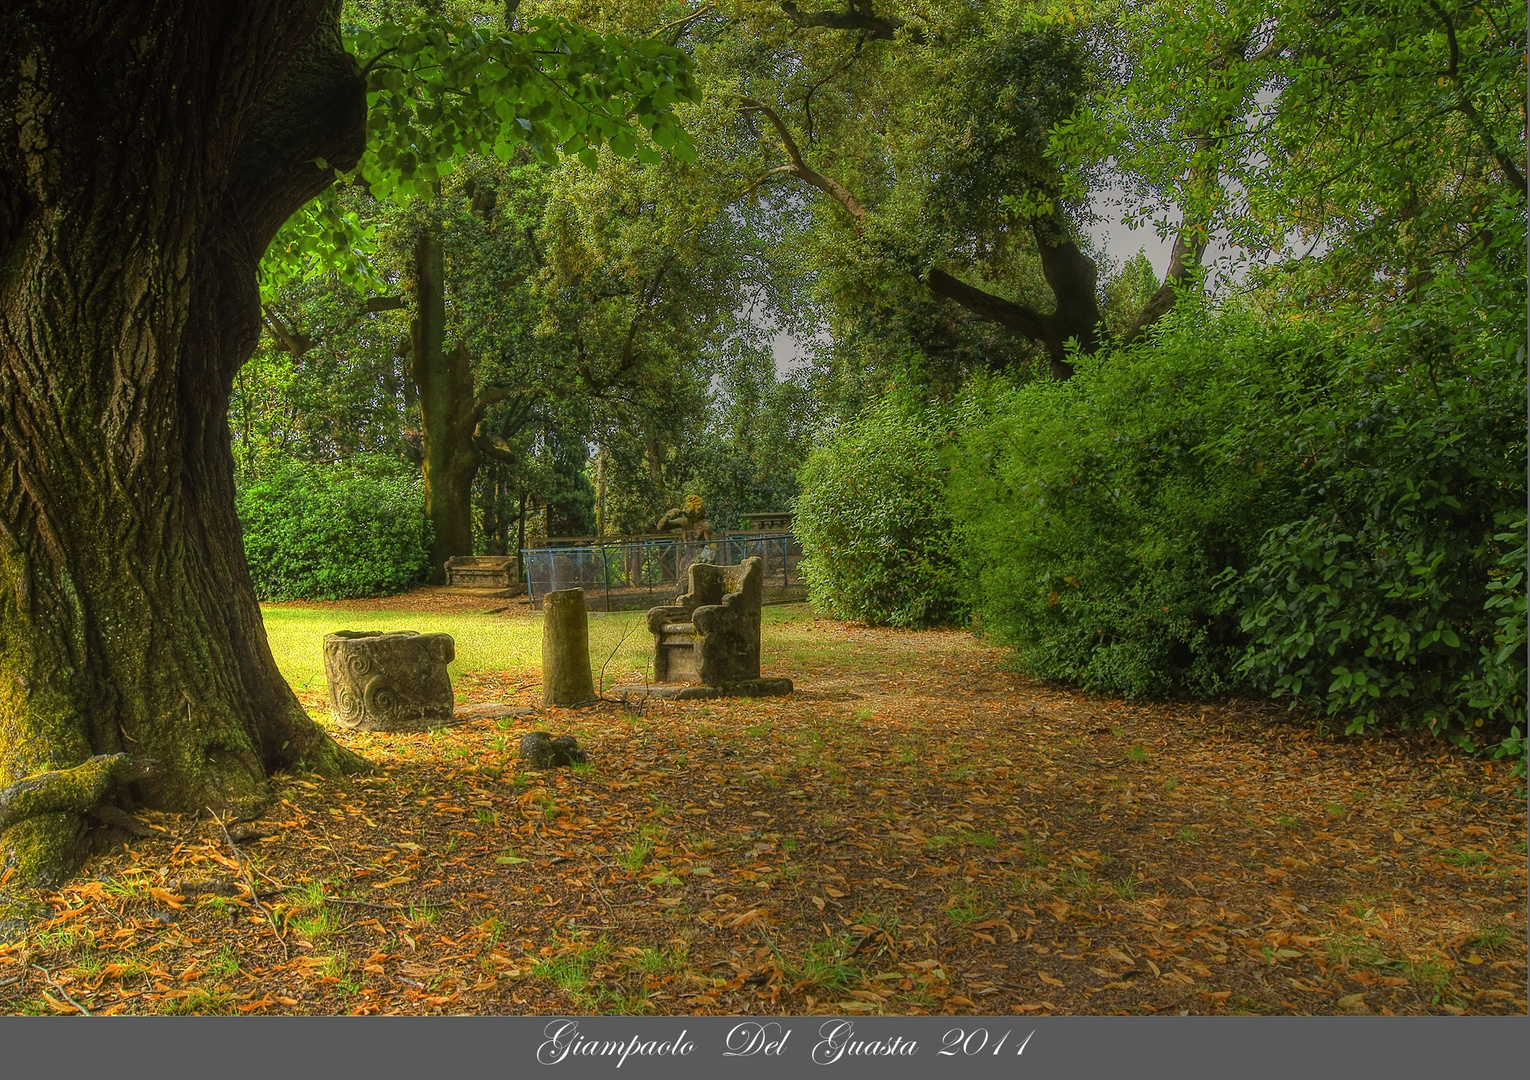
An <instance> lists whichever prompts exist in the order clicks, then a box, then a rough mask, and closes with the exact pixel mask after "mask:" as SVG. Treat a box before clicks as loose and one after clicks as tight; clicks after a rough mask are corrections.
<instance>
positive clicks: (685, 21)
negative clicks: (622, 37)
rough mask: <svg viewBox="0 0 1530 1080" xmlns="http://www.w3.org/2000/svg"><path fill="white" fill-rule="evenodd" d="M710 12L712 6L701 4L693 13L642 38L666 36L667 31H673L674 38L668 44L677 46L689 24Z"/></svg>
mask: <svg viewBox="0 0 1530 1080" xmlns="http://www.w3.org/2000/svg"><path fill="white" fill-rule="evenodd" d="M711 10H712V5H711V4H702V5H701V6H700V7H699V8H697V9H696V10H695V11H693V12H691V13H690V14H689V15H682V16H680V18H678V19H675V20H674V21H672V22H667V23H665V24H664V25H663V26H661V27H659V28H658V29H657V30H650V31H649V32H648V33H646V34H644V35H643V36H644V37H650V38H656V37H662V36H663V35H664V34H667V33H669V31H671V30H673V31H675V36H674V38H673V39H672V40H671V41H670V42H669V44H671V45H677V44H679V42H680V38H681V36H682V35H684V33H685V31H686V30H687V29H689V27H690V25H691V23H693V22H695V21H696V20H697V19H699V18H701V17H702V16H703V15H705V14H706V13H707V12H709V11H711Z"/></svg>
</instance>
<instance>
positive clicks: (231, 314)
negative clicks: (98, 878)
mask: <svg viewBox="0 0 1530 1080" xmlns="http://www.w3.org/2000/svg"><path fill="white" fill-rule="evenodd" d="M338 9H339V3H338V0H248V2H246V3H241V4H207V3H201V2H191V0H181V2H172V0H160V2H154V0H112V2H110V3H106V2H104V0H103V2H99V3H89V2H86V0H54V2H36V3H22V2H14V3H7V4H6V5H4V7H3V9H0V787H4V786H6V785H8V784H12V783H13V782H15V781H18V780H20V779H22V778H27V777H34V778H37V777H38V774H43V773H50V772H53V773H59V772H60V771H61V770H70V769H72V768H73V767H75V766H80V765H82V764H83V763H85V762H86V761H87V760H88V759H90V758H91V757H92V756H96V755H114V754H119V753H123V752H126V753H128V754H131V755H132V756H133V757H134V758H137V759H149V760H150V761H152V763H153V765H152V768H153V773H152V775H150V776H148V777H147V778H143V779H134V781H133V783H132V786H131V787H130V788H128V789H124V788H123V787H122V785H121V782H119V783H117V784H115V785H112V784H105V785H97V786H98V787H100V788H101V790H100V791H96V787H93V786H92V785H88V784H79V783H76V784H75V788H76V790H79V791H81V792H87V793H88V792H95V794H86V795H81V796H80V797H79V798H77V799H75V800H73V801H70V800H69V799H63V800H62V801H59V800H55V801H54V803H51V804H50V803H49V802H48V800H46V799H43V800H41V801H40V802H39V804H38V805H45V804H46V805H55V806H59V807H62V808H56V809H52V810H50V811H49V812H46V813H41V814H39V815H36V816H32V817H29V818H27V819H26V820H23V821H20V822H19V823H17V824H13V825H12V826H11V827H10V828H9V829H7V830H6V831H5V832H4V834H3V835H0V860H3V861H4V862H9V863H13V864H16V865H19V866H20V868H21V870H22V873H23V876H24V877H25V878H28V879H31V880H36V881H43V880H50V879H51V880H57V879H59V878H60V877H62V876H64V875H66V874H67V873H69V872H70V871H71V870H72V869H73V867H74V866H75V865H77V863H78V860H79V859H80V858H81V857H82V855H83V854H84V851H85V847H84V844H83V841H84V840H85V839H86V833H87V829H86V822H87V817H86V812H87V811H88V810H90V809H91V807H89V806H86V805H83V803H84V802H90V801H93V800H96V799H99V798H105V799H108V800H111V801H113V802H115V803H116V804H118V805H121V806H131V804H132V801H133V800H135V799H136V800H138V801H141V802H142V803H144V804H147V805H149V806H153V807H159V808H164V809H169V810H177V811H194V810H199V809H201V808H203V807H212V808H215V809H216V808H235V809H238V810H240V811H251V810H255V809H258V808H259V807H260V806H262V805H263V804H264V803H265V801H266V800H267V798H268V791H267V787H266V782H265V781H266V777H267V776H268V775H269V774H270V773H271V772H272V771H274V770H277V769H280V768H284V767H290V766H295V765H298V764H300V763H301V764H304V765H306V766H307V767H308V768H311V769H316V770H320V771H325V772H337V771H341V770H345V769H350V768H359V767H364V765H363V763H362V762H360V760H359V759H358V758H356V757H354V755H351V754H350V753H349V752H347V751H345V750H343V749H342V748H340V747H339V746H338V745H336V744H335V743H333V742H332V741H331V740H330V739H329V738H328V737H327V736H326V735H325V733H324V731H323V729H322V728H320V727H318V726H317V725H315V724H314V723H313V722H312V721H311V720H310V719H309V717H308V715H307V713H306V712H305V711H304V710H303V708H302V706H301V705H300V704H299V703H298V701H297V699H296V697H294V695H293V693H292V691H291V690H290V689H289V688H288V686H287V684H286V682H285V681H284V680H283V679H282V677H281V674H280V673H279V672H278V671H277V668H276V664H275V662H274V660H273V659H272V656H271V650H270V648H269V647H268V645H267V643H266V636H265V629H264V626H263V624H262V621H261V615H260V609H259V607H258V605H257V604H256V601H255V595H254V590H253V588H252V586H251V583H250V576H249V571H248V569H247V567H246V565H245V559H244V550H243V545H242V542H241V538H240V531H239V523H238V520H237V518H236V517H235V513H234V484H233V455H232V451H231V446H230V436H229V428H228V417H227V408H228V401H229V395H230V389H231V386H232V382H233V378H234V376H235V374H236V373H237V371H238V370H239V368H240V366H241V365H243V364H244V362H245V361H246V360H247V359H248V358H249V356H250V354H251V353H252V352H253V351H254V348H255V345H256V342H257V339H258V337H259V334H260V325H261V324H260V308H259V296H258V292H257V288H256V280H255V273H256V267H257V264H258V262H259V259H260V257H261V255H262V254H263V253H264V251H265V248H266V245H267V244H268V243H269V242H270V239H271V237H272V236H273V235H274V234H275V232H276V230H277V229H278V228H279V227H280V225H281V224H282V222H283V221H284V220H286V218H287V217H289V216H290V215H291V214H292V213H293V212H294V211H295V210H297V209H298V208H299V207H300V206H301V205H302V204H303V203H304V202H306V201H307V200H309V199H311V198H312V197H313V196H314V195H316V194H317V193H318V192H320V191H321V190H323V189H324V187H325V186H327V185H328V184H329V183H331V182H332V177H333V172H332V171H331V168H329V167H324V168H321V167H319V166H318V165H317V164H316V163H315V159H318V158H323V159H325V160H326V161H327V162H329V163H330V165H340V166H342V167H343V166H346V165H348V164H350V163H354V162H355V161H356V160H357V158H358V156H359V154H360V152H361V149H362V145H363V142H362V139H363V125H364V120H365V109H366V104H365V94H364V87H363V84H362V82H361V80H360V78H359V76H358V73H357V70H356V66H355V63H354V62H353V61H352V59H351V58H350V57H349V56H348V55H347V54H346V53H345V51H344V49H343V47H342V45H341V42H340V37H339V31H338V18H339V10H338ZM61 775H78V774H73V773H68V772H63V773H61ZM116 775H117V776H118V778H119V781H124V782H125V781H126V780H128V779H129V778H135V777H137V775H138V772H137V771H135V770H127V771H119V772H118V773H117V774H116ZM36 782H37V783H38V784H43V783H45V782H47V781H45V780H44V779H42V778H37V780H36Z"/></svg>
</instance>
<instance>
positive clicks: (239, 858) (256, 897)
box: [207, 808, 292, 960]
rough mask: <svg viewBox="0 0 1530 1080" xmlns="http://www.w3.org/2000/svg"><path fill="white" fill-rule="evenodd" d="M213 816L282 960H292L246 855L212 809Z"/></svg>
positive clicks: (210, 812) (285, 941) (251, 900)
mask: <svg viewBox="0 0 1530 1080" xmlns="http://www.w3.org/2000/svg"><path fill="white" fill-rule="evenodd" d="M207 812H208V813H209V814H212V819H213V820H214V821H216V822H217V823H218V828H220V829H222V830H223V839H225V840H227V841H228V846H229V847H230V848H231V849H232V850H233V852H234V863H235V864H236V865H237V866H238V867H239V876H240V877H242V878H244V884H245V887H246V888H247V889H249V890H250V902H251V903H253V904H254V905H255V906H256V907H257V908H259V909H260V913H261V914H262V915H264V916H265V917H266V922H268V923H270V924H271V932H272V933H273V934H275V935H276V941H277V944H279V945H280V946H281V947H282V959H283V960H291V959H292V954H291V953H290V952H288V951H287V939H286V938H284V937H282V930H281V927H279V926H277V925H276V916H275V915H272V914H271V909H270V908H268V907H266V905H265V904H262V903H261V902H260V893H258V892H256V891H255V881H254V879H252V878H251V877H250V872H249V871H248V870H246V869H245V868H244V855H243V854H242V853H241V852H240V850H239V845H238V844H236V843H234V838H233V837H232V836H230V835H229V834H228V826H227V825H225V824H223V819H222V818H221V817H219V816H218V815H217V814H213V812H212V809H211V808H209V809H208V811H207Z"/></svg>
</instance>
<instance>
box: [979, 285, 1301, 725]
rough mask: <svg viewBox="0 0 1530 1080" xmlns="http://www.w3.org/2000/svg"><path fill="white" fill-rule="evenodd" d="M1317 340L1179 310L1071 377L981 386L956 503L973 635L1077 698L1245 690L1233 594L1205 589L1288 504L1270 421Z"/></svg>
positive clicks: (1247, 319)
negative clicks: (1076, 691)
mask: <svg viewBox="0 0 1530 1080" xmlns="http://www.w3.org/2000/svg"><path fill="white" fill-rule="evenodd" d="M1313 337H1314V335H1313V334H1311V333H1310V332H1308V331H1305V330H1304V329H1302V328H1300V327H1293V326H1291V325H1290V324H1285V325H1284V326H1281V327H1270V326H1268V325H1263V324H1261V323H1260V322H1259V321H1257V320H1256V319H1255V318H1253V317H1252V316H1250V315H1247V314H1238V313H1224V314H1222V315H1219V316H1212V315H1209V314H1206V313H1204V312H1200V311H1195V312H1187V313H1184V314H1183V315H1182V316H1181V317H1179V318H1178V319H1176V320H1175V322H1174V323H1172V324H1171V325H1170V326H1168V327H1166V328H1165V330H1164V332H1163V333H1162V334H1161V335H1160V337H1159V340H1158V341H1157V342H1156V343H1155V344H1152V345H1148V346H1144V347H1139V348H1135V349H1131V350H1126V351H1119V352H1114V353H1108V354H1102V355H1098V356H1095V357H1093V358H1088V359H1081V361H1080V362H1079V364H1078V367H1077V374H1075V375H1074V377H1073V378H1072V379H1071V380H1069V381H1068V382H1066V383H1031V384H1027V385H1024V386H1020V387H1013V386H1007V385H1004V384H996V385H990V386H987V387H976V388H975V389H974V390H973V392H972V393H971V395H970V396H969V398H968V400H967V402H966V404H965V411H966V418H965V420H964V422H963V423H962V425H961V426H962V428H963V430H964V434H963V435H962V437H961V439H960V441H959V444H958V446H957V452H956V454H955V456H954V461H955V467H954V469H953V472H952V479H951V487H950V499H951V508H952V512H953V514H954V515H955V517H956V519H957V521H958V523H959V525H960V530H961V535H962V542H963V548H964V550H965V552H966V558H967V582H968V587H969V589H970V596H971V601H972V604H973V607H974V609H975V610H976V611H977V612H978V613H979V615H980V617H981V625H982V627H983V629H984V630H985V632H987V633H988V634H990V635H991V636H992V637H994V638H995V639H997V640H999V641H1002V642H1005V643H1008V644H1010V645H1012V646H1013V647H1014V648H1015V650H1016V655H1017V660H1018V661H1019V663H1020V665H1021V666H1022V667H1024V668H1025V669H1027V670H1028V671H1030V672H1032V673H1033V674H1036V675H1038V676H1041V677H1043V678H1048V679H1056V680H1059V681H1062V682H1067V683H1071V684H1074V685H1078V686H1082V687H1085V688H1087V689H1090V690H1095V691H1100V692H1105V693H1115V694H1123V695H1161V694H1167V693H1170V692H1174V691H1179V690H1187V691H1190V692H1192V693H1195V694H1202V695H1205V694H1215V693H1218V692H1223V691H1227V690H1231V689H1234V688H1236V687H1238V686H1239V685H1242V684H1244V683H1245V682H1246V676H1245V675H1243V674H1242V673H1240V672H1239V670H1238V667H1237V662H1238V660H1239V659H1240V658H1241V657H1242V655H1243V652H1244V649H1245V645H1246V640H1247V639H1246V637H1245V635H1244V633H1243V632H1242V630H1241V629H1240V626H1239V617H1238V615H1239V613H1238V611H1237V610H1236V607H1235V603H1236V601H1235V598H1233V597H1232V596H1230V595H1228V594H1227V593H1225V592H1224V591H1219V590H1217V589H1216V588H1214V587H1213V585H1212V582H1213V580H1214V579H1215V578H1216V577H1217V575H1219V574H1222V573H1224V572H1225V571H1226V570H1227V569H1228V568H1229V567H1232V568H1235V570H1242V569H1244V568H1246V567H1247V566H1248V565H1249V564H1250V561H1251V559H1252V557H1253V554H1254V552H1255V551H1256V550H1257V549H1258V546H1259V542H1260V538H1261V537H1262V536H1263V534H1264V532H1265V530H1266V529H1268V528H1270V527H1271V526H1273V525H1276V524H1278V523H1280V522H1283V521H1287V520H1290V518H1291V517H1292V516H1293V514H1294V513H1295V512H1296V511H1297V510H1298V509H1299V506H1298V498H1297V492H1296V484H1295V465H1294V463H1293V462H1292V460H1291V458H1290V455H1289V454H1286V453H1283V452H1282V450H1281V447H1280V445H1279V442H1278V440H1277V439H1276V438H1275V437H1274V435H1273V434H1272V431H1271V428H1272V425H1271V423H1270V417H1271V416H1272V415H1274V414H1275V413H1276V412H1277V411H1278V409H1279V408H1280V405H1281V398H1282V393H1283V388H1284V387H1285V386H1286V384H1288V383H1289V382H1291V381H1293V380H1294V379H1298V378H1299V376H1300V374H1301V373H1302V372H1304V371H1307V370H1309V369H1310V368H1311V366H1312V365H1313V363H1314V359H1313V353H1314V343H1313V341H1312V339H1313Z"/></svg>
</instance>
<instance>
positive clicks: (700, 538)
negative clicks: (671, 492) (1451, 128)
mask: <svg viewBox="0 0 1530 1080" xmlns="http://www.w3.org/2000/svg"><path fill="white" fill-rule="evenodd" d="M654 531H655V532H661V533H668V532H678V533H679V534H680V539H682V540H685V541H686V542H688V543H700V544H710V543H711V542H712V538H713V537H715V536H716V535H717V532H716V530H715V529H713V528H712V523H711V522H710V521H708V520H707V504H706V502H705V500H703V499H702V497H701V496H700V495H687V496H686V497H685V506H684V508H675V507H672V508H671V509H670V510H668V511H667V512H666V513H665V514H664V516H663V517H661V518H660V519H659V523H658V525H657V526H656V527H655V529H654Z"/></svg>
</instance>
